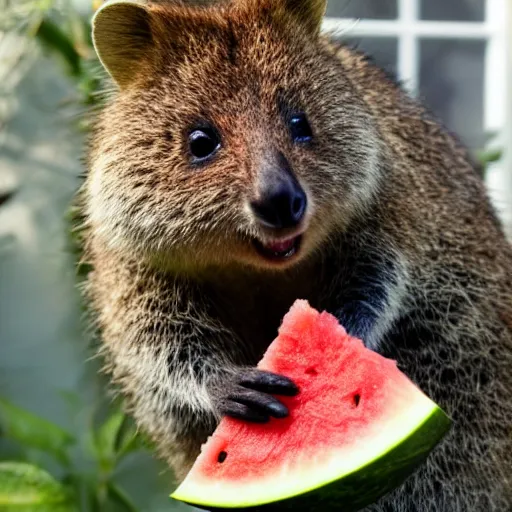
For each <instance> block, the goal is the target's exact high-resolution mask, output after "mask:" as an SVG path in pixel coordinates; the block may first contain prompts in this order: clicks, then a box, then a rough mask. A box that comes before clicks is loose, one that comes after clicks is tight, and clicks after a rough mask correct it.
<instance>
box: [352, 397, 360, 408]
mask: <svg viewBox="0 0 512 512" xmlns="http://www.w3.org/2000/svg"><path fill="white" fill-rule="evenodd" d="M360 401H361V395H359V394H357V395H354V405H355V406H356V407H357V406H358V405H359V402H360Z"/></svg>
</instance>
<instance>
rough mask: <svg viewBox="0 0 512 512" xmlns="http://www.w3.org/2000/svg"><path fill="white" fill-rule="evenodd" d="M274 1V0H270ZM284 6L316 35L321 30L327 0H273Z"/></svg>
mask: <svg viewBox="0 0 512 512" xmlns="http://www.w3.org/2000/svg"><path fill="white" fill-rule="evenodd" d="M270 1H271V2H272V0H270ZM273 2H275V3H276V4H282V6H283V7H284V8H285V9H286V10H287V11H288V12H290V13H291V14H293V15H294V16H295V17H296V18H298V20H299V21H300V22H301V23H302V24H303V25H304V26H305V27H306V28H307V29H308V31H309V32H311V33H312V34H314V35H316V34H318V33H319V32H320V26H321V24H322V18H323V16H324V14H325V9H326V7H327V0H273Z"/></svg>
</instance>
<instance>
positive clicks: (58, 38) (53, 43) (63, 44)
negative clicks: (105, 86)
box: [35, 18, 82, 76]
mask: <svg viewBox="0 0 512 512" xmlns="http://www.w3.org/2000/svg"><path fill="white" fill-rule="evenodd" d="M35 35H36V37H37V38H38V39H39V41H41V43H42V44H43V45H44V46H46V47H47V48H48V49H49V50H51V51H53V52H55V53H57V54H58V55H60V56H61V57H62V58H63V59H64V61H65V62H66V63H67V65H68V68H69V71H70V73H71V74H72V75H73V76H80V75H81V73H82V58H81V57H80V54H79V53H78V52H77V51H76V49H75V46H74V44H73V41H72V40H71V39H70V37H69V36H68V35H67V34H66V33H65V32H64V31H63V30H62V29H61V28H60V27H59V26H58V25H57V24H56V23H53V22H52V21H51V20H50V19H48V18H45V19H43V20H42V21H41V23H40V25H39V26H38V28H37V32H36V34H35Z"/></svg>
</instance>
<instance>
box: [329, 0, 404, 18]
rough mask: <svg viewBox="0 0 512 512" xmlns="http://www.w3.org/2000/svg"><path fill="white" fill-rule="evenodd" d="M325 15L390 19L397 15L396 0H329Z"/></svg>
mask: <svg viewBox="0 0 512 512" xmlns="http://www.w3.org/2000/svg"><path fill="white" fill-rule="evenodd" d="M326 16H331V17H333V18H372V19H381V20H390V19H391V20H392V19H395V18H396V17H397V16H398V7H397V0H330V1H329V2H327V13H326Z"/></svg>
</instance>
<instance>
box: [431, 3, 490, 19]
mask: <svg viewBox="0 0 512 512" xmlns="http://www.w3.org/2000/svg"><path fill="white" fill-rule="evenodd" d="M484 18H485V0H421V19H422V20H439V21H484Z"/></svg>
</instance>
